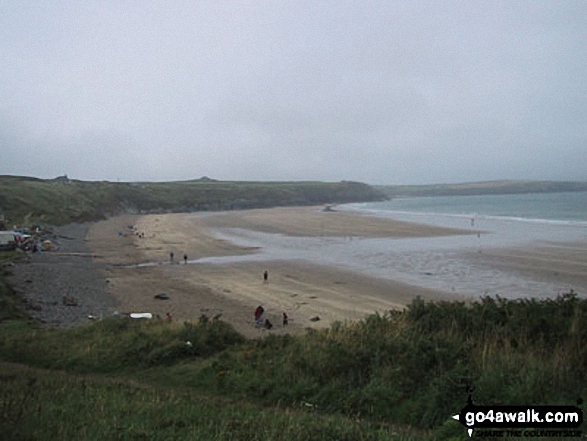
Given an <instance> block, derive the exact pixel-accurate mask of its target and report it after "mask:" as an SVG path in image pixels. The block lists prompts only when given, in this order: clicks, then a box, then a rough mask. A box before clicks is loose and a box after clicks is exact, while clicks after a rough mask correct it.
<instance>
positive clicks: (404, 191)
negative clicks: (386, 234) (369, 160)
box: [376, 181, 587, 198]
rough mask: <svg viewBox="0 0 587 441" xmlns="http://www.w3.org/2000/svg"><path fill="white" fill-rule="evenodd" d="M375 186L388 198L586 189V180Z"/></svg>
mask: <svg viewBox="0 0 587 441" xmlns="http://www.w3.org/2000/svg"><path fill="white" fill-rule="evenodd" d="M376 188H377V189H378V190H380V191H381V192H382V193H384V194H385V195H387V196H388V197H390V198H395V197H417V196H469V195H482V194H521V193H557V192H565V191H587V182H573V181H569V182H562V181H561V182H559V181H485V182H468V183H462V184H432V185H378V186H376Z"/></svg>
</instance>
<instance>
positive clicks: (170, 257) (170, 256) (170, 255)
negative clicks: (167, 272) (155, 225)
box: [169, 251, 173, 263]
mask: <svg viewBox="0 0 587 441" xmlns="http://www.w3.org/2000/svg"><path fill="white" fill-rule="evenodd" d="M169 261H170V262H171V263H173V251H172V252H171V253H169Z"/></svg>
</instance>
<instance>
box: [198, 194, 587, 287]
mask: <svg viewBox="0 0 587 441" xmlns="http://www.w3.org/2000/svg"><path fill="white" fill-rule="evenodd" d="M335 210H339V211H347V212H352V213H356V214H359V215H362V216H375V217H381V218H389V219H394V220H401V221H407V222H415V223H421V224H428V225H434V226H442V227H451V228H459V229H463V230H467V231H469V232H470V234H467V235H456V236H442V237H426V238H361V237H327V236H325V237H292V236H285V235H281V234H268V233H261V232H255V231H249V230H242V229H230V230H222V231H220V230H218V231H216V232H215V233H214V234H215V235H216V236H218V237H220V238H222V239H225V240H229V241H231V242H234V243H236V244H238V245H241V246H249V247H258V248H259V250H260V251H259V253H257V254H255V255H249V256H229V257H215V258H206V259H201V260H200V261H199V262H198V263H205V262H209V263H218V264H221V263H224V262H226V263H228V262H237V261H262V260H275V259H281V260H303V261H306V262H310V263H313V264H319V265H327V266H334V267H337V268H343V269H345V268H346V269H348V270H349V271H356V272H360V273H362V274H366V275H370V276H374V277H379V278H383V279H390V280H395V281H399V282H403V283H407V284H410V285H414V286H420V287H424V288H429V289H432V290H436V291H442V292H443V293H449V294H454V295H455V296H456V297H460V298H462V297H465V298H478V297H481V296H485V295H490V296H495V295H499V296H501V297H505V298H521V297H535V298H553V297H556V296H557V295H559V294H564V293H566V292H569V291H570V290H571V289H573V290H575V291H576V292H578V293H579V295H585V294H587V268H586V273H585V277H584V278H582V277H581V276H580V275H579V276H578V277H577V274H574V276H573V277H572V278H571V279H568V280H566V279H565V278H564V277H561V278H559V279H557V280H553V278H552V277H551V278H539V279H538V278H536V277H533V276H532V275H529V274H519V273H515V272H512V271H507V270H504V269H503V268H499V267H496V266H495V265H493V266H491V265H486V264H484V261H483V256H484V254H489V252H490V251H495V250H500V249H507V250H511V249H523V250H532V249H534V248H540V249H542V250H544V249H548V248H551V249H553V250H555V251H556V253H557V254H558V255H559V256H560V255H563V256H564V255H565V252H566V251H568V252H569V255H570V254H571V253H572V254H574V255H577V254H580V255H582V256H584V255H585V253H587V192H573V193H541V194H516V195H482V196H446V197H445V196H435V197H418V198H405V199H393V200H390V201H384V202H374V203H355V204H343V205H338V206H336V207H335ZM498 253H499V251H498ZM561 253H562V254H561ZM584 261H585V260H584V259H583V262H584ZM583 279H584V280H583Z"/></svg>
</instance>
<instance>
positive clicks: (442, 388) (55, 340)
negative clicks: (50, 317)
mask: <svg viewBox="0 0 587 441" xmlns="http://www.w3.org/2000/svg"><path fill="white" fill-rule="evenodd" d="M586 340H587V300H583V299H580V298H578V297H577V296H576V295H575V294H572V293H570V294H568V295H565V296H561V297H559V298H558V299H556V300H545V301H537V300H525V301H511V300H504V299H492V298H485V299H483V300H481V301H478V302H474V303H471V304H465V303H459V302H441V303H426V302H424V301H421V300H415V301H414V302H413V303H412V304H411V305H410V306H409V308H408V309H407V310H406V311H404V312H395V313H389V314H387V315H384V316H381V315H373V316H370V317H368V318H366V319H365V320H363V321H360V322H357V323H349V324H336V325H335V326H333V327H332V328H331V329H329V330H323V331H312V332H308V333H306V334H305V335H301V336H287V335H286V336H274V335H270V336H268V337H267V338H264V339H260V340H245V339H244V338H243V337H242V336H240V335H239V334H238V333H236V332H235V331H234V330H233V329H232V327H231V326H229V325H228V324H226V323H223V322H221V321H210V320H208V318H207V317H205V316H203V317H202V318H201V319H200V322H199V323H198V324H190V323H184V324H181V323H173V324H170V323H166V322H164V321H146V322H141V321H131V320H129V319H120V318H111V319H106V320H103V321H101V322H97V323H94V324H89V325H87V326H84V327H80V328H75V329H70V330H55V329H54V330H49V329H38V328H37V327H36V326H35V325H33V324H31V323H29V322H26V321H21V320H11V321H9V322H5V323H3V324H2V325H0V359H1V360H3V361H4V362H5V363H4V364H0V381H2V382H3V383H4V384H3V387H2V392H1V395H0V412H3V413H2V415H0V416H1V418H2V419H1V424H2V428H3V429H4V430H7V431H8V432H7V433H16V434H19V435H20V436H21V438H18V439H37V437H38V436H40V434H43V438H44V439H65V438H67V439H72V438H77V439H96V440H97V439H247V440H248V439H271V438H274V439H300V440H301V439H308V440H309V439H333V440H334V439H336V440H339V439H348V440H354V439H466V433H465V431H464V429H463V428H462V427H461V426H460V425H458V424H457V423H456V422H454V421H453V420H451V418H450V415H452V414H454V413H456V412H458V411H459V410H460V409H461V408H462V406H463V405H464V404H465V402H466V399H467V396H468V393H469V391H470V390H473V396H474V399H475V401H476V402H477V403H480V404H529V405H535V404H575V403H576V400H577V398H579V397H584V396H587V395H586V393H587V381H586V380H587V378H586V377H587V348H585V346H584V342H585V341H586ZM188 342H189V343H188ZM6 362H11V363H23V364H25V365H26V366H29V368H26V369H25V368H14V366H13V365H10V364H6ZM27 369H29V370H27ZM30 369H32V370H30ZM40 369H48V370H47V371H45V370H40ZM49 397H53V399H49ZM2 409H4V410H2ZM55 415H60V417H59V418H56V417H55ZM96 415H99V417H98V418H97V417H96ZM10 431H12V432H10ZM80 433H81V434H83V436H82V437H81V438H79V436H78V437H76V436H75V434H80ZM64 437H65V438H64Z"/></svg>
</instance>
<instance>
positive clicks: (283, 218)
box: [11, 207, 587, 338]
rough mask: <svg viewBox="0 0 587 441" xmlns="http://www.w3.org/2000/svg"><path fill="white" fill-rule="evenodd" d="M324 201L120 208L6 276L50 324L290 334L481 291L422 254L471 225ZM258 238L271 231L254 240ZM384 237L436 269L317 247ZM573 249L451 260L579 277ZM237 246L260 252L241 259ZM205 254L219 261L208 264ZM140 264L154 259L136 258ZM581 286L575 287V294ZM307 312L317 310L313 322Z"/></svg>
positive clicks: (497, 270)
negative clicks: (212, 323)
mask: <svg viewBox="0 0 587 441" xmlns="http://www.w3.org/2000/svg"><path fill="white" fill-rule="evenodd" d="M322 208H323V207H297V208H289V207H288V208H274V209H263V210H246V211H238V212H212V213H197V214H193V213H185V214H160V215H123V216H118V217H114V218H111V219H108V220H105V221H100V222H96V223H93V224H82V226H79V225H75V224H74V225H70V226H67V227H63V228H62V229H60V230H62V231H63V233H62V234H63V235H64V236H68V237H72V238H73V240H71V241H68V243H67V244H64V245H69V247H67V246H65V247H62V249H61V250H60V253H59V254H58V253H53V252H48V253H39V255H38V256H32V259H31V263H23V264H17V265H16V266H17V267H18V269H17V270H16V271H15V275H14V276H13V277H12V278H11V279H12V280H11V283H14V282H16V284H15V285H13V286H15V288H17V291H19V292H21V293H22V294H24V297H25V298H26V299H27V300H28V301H29V302H31V304H32V305H33V307H35V308H40V309H39V310H36V311H35V310H33V311H31V312H32V314H31V315H33V317H35V318H39V319H41V320H44V321H45V322H46V323H47V324H48V325H55V326H72V325H77V324H81V323H84V322H87V321H88V319H87V316H89V315H93V316H97V317H99V316H101V315H102V316H107V315H111V314H112V313H113V312H114V311H118V312H120V313H125V312H151V313H153V314H158V315H160V316H161V317H165V315H166V313H168V312H169V313H171V314H172V315H173V318H174V320H175V321H197V320H198V318H199V317H200V316H201V315H202V314H205V315H207V316H208V317H209V318H211V319H213V318H214V317H217V318H220V319H221V320H224V321H227V322H228V323H230V324H231V325H233V326H234V327H235V329H237V331H239V332H241V333H242V334H243V335H245V336H246V337H253V338H254V337H258V336H262V335H266V334H267V332H270V333H278V334H279V333H300V332H304V330H305V329H307V328H314V329H319V328H325V327H328V326H330V325H331V324H332V323H333V322H335V321H345V320H358V319H361V318H363V317H364V316H365V315H367V314H372V313H375V312H378V313H384V312H385V311H387V310H390V309H401V308H403V307H405V306H406V305H407V304H409V303H410V302H411V300H412V299H414V298H415V297H416V296H420V297H422V298H423V299H425V300H460V301H467V300H470V299H475V298H479V295H480V294H482V293H479V292H472V291H471V292H469V291H467V293H466V294H463V293H459V292H454V290H453V291H452V292H451V290H450V289H445V290H442V289H439V288H438V287H439V286H441V284H440V283H439V281H440V280H441V279H438V277H441V276H442V271H444V272H445V273H447V274H449V275H451V274H452V272H454V271H460V270H459V268H457V267H451V266H450V265H451V263H450V259H449V258H452V256H448V255H435V254H434V253H431V252H430V249H431V248H433V244H435V243H438V242H443V241H446V240H448V241H455V240H457V239H456V238H459V237H460V238H461V239H460V240H463V241H467V240H474V239H476V238H475V237H474V236H472V235H471V231H470V230H469V231H467V230H466V229H454V228H453V229H445V228H442V227H435V226H430V225H422V224H414V223H409V222H401V221H396V220H393V219H381V218H375V217H371V216H363V215H360V214H357V213H348V212H342V211H332V212H327V211H322ZM129 226H132V228H129ZM235 228H236V229H237V231H239V232H240V233H242V237H244V238H245V239H246V240H244V241H243V243H240V241H239V240H232V239H231V237H230V235H227V236H223V235H221V234H218V232H219V231H225V232H226V231H234V229H235ZM68 229H70V230H71V232H70V231H68ZM76 231H77V233H76ZM84 231H85V233H84ZM304 232H306V233H307V235H306V234H305V233H304ZM141 233H142V234H141ZM467 237H469V239H467ZM259 238H263V240H266V239H267V240H270V241H269V242H263V241H258V239H259ZM353 238H355V240H354V241H353V240H352V239H353ZM229 239H230V240H229ZM271 240H277V242H279V241H282V242H283V243H285V245H286V246H289V244H290V243H294V244H295V245H296V246H298V247H301V249H302V251H304V246H306V245H307V244H306V242H304V241H315V242H312V243H314V244H318V245H317V253H318V254H316V256H317V257H316V258H315V259H316V260H314V261H313V262H312V261H308V260H304V259H299V258H279V256H278V255H269V258H267V255H266V253H268V251H267V250H268V248H267V247H268V246H269V248H270V246H272V245H271V244H272V243H273V242H271ZM291 241H293V242H291ZM386 241H392V242H391V243H392V244H393V248H397V250H396V251H397V255H398V256H399V257H400V258H401V259H402V260H398V262H397V265H399V264H400V263H401V264H402V265H404V266H405V265H409V268H411V269H413V268H416V269H418V267H417V262H416V261H414V260H413V259H415V258H420V257H419V255H418V254H417V253H415V252H414V251H413V250H412V251H410V248H409V247H407V248H405V249H403V248H402V247H405V246H406V244H407V243H412V242H411V241H415V242H414V243H418V244H419V246H421V247H422V249H423V250H424V252H425V253H427V259H428V261H430V262H433V263H435V264H436V265H438V268H440V269H441V270H442V271H440V272H438V274H436V273H434V274H433V273H430V274H429V273H427V272H425V273H422V272H421V269H418V271H420V273H418V274H420V275H418V274H417V276H418V277H420V279H415V280H416V282H418V283H421V282H422V281H423V280H425V281H428V282H430V286H428V287H422V285H418V283H405V281H402V280H399V279H394V278H390V277H378V276H377V275H376V274H375V275H374V274H367V273H365V272H364V271H360V270H357V268H353V267H352V266H349V265H345V264H344V263H341V262H337V261H336V259H334V260H333V259H330V260H328V259H326V258H324V257H325V254H324V253H330V252H331V250H332V249H334V248H339V249H340V250H342V251H341V253H342V254H341V255H345V253H347V251H345V250H348V249H349V248H348V246H349V244H351V243H352V244H353V246H355V245H358V244H361V245H363V246H365V247H366V248H365V249H368V250H370V251H371V252H372V249H371V248H369V247H370V246H371V245H372V244H373V243H382V244H385V243H387V242H386ZM64 242H65V241H64ZM328 247H330V248H328ZM345 247H347V248H345ZM579 248H580V249H578V250H576V252H575V253H574V254H570V255H569V254H568V253H567V251H566V250H565V249H564V248H563V249H555V248H552V249H541V250H539V249H537V248H535V247H522V248H520V249H519V250H517V251H515V252H514V251H513V250H512V249H511V248H501V249H500V248H494V249H491V250H487V251H485V250H484V252H483V253H477V252H471V251H469V252H467V251H466V250H464V251H463V252H461V253H460V254H459V258H462V259H467V260H468V261H470V267H471V268H472V269H471V271H473V272H472V273H471V274H470V276H473V277H474V276H475V271H477V270H478V269H479V268H481V269H483V270H484V271H485V272H487V274H488V279H487V280H489V282H488V283H492V282H493V281H494V280H496V279H497V280H499V278H500V275H503V274H507V275H512V274H514V273H517V274H520V275H521V276H524V277H528V278H530V279H532V280H543V281H547V282H552V281H555V282H556V281H559V282H560V281H561V280H567V281H571V282H577V284H580V283H581V282H582V281H583V279H584V277H583V276H582V270H583V269H584V268H587V257H585V255H587V253H584V252H583V251H585V250H587V248H585V249H583V248H581V247H579ZM555 250H556V251H555ZM171 251H173V252H174V254H175V258H174V260H175V262H174V263H173V264H171V263H170V261H169V259H170V258H169V253H170V252H171ZM304 252H307V250H306V251H304ZM320 252H322V253H323V254H322V255H320V254H319V253H320ZM76 253H84V254H85V255H84V256H83V257H82V256H81V255H79V254H76ZM87 253H93V257H91V258H89V257H87ZM184 253H185V254H187V256H188V259H189V264H187V265H185V264H184V262H183V260H182V257H183V255H184ZM263 253H265V254H263ZM301 255H304V254H303V253H302V254H301ZM231 256H237V258H243V259H245V261H241V262H238V261H234V262H230V260H234V259H235V257H231ZM247 256H253V257H255V258H258V257H263V256H265V257H264V258H263V259H258V260H252V261H246V259H248V257H247ZM276 256H277V257H276ZM286 257H287V256H286ZM290 257H291V256H290ZM321 257H322V258H321ZM328 257H329V258H330V257H332V256H328ZM365 257H369V256H365ZM209 258H212V259H214V258H220V259H224V260H226V261H227V262H228V263H220V264H219V263H210V262H206V259H209ZM199 259H203V260H202V261H199ZM443 259H444V260H443ZM536 259H538V260H539V261H540V262H542V263H543V266H542V267H541V266H537V265H535V262H537V261H538V260H536ZM144 263H153V265H152V266H145V267H137V266H136V265H137V264H144ZM31 265H32V266H31ZM414 265H416V266H414ZM447 265H448V266H447ZM553 265H554V266H553ZM553 268H554V269H553ZM265 270H267V271H268V273H269V280H268V282H267V283H264V282H263V271H265ZM555 273H556V274H555ZM30 274H35V275H34V276H33V280H32V282H27V280H30V279H31V277H30ZM457 275H458V274H457ZM459 277H460V276H459ZM585 285H587V283H585V284H584V285H583V286H585ZM446 286H449V285H446ZM583 286H581V287H577V288H576V289H575V290H576V291H579V293H580V294H584V292H583V291H582V288H583ZM43 289H44V291H43ZM65 291H67V292H70V293H71V295H72V296H73V297H76V296H77V297H78V298H79V306H76V307H73V306H65V305H63V304H61V296H62V295H63V292H65ZM159 294H165V295H166V296H167V297H168V300H158V299H156V298H155V296H156V295H159ZM490 294H493V293H490ZM258 305H263V306H264V307H265V310H266V316H267V318H269V320H270V321H271V322H272V323H273V325H274V327H273V328H272V329H271V331H268V330H266V329H263V328H255V326H254V318H253V311H254V309H255V308H256V307H257V306H258ZM283 312H286V314H287V315H288V317H289V324H288V326H287V327H286V326H282V320H281V314H282V313H283ZM316 317H318V318H319V319H318V320H316V321H312V319H315V318H316Z"/></svg>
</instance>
